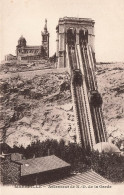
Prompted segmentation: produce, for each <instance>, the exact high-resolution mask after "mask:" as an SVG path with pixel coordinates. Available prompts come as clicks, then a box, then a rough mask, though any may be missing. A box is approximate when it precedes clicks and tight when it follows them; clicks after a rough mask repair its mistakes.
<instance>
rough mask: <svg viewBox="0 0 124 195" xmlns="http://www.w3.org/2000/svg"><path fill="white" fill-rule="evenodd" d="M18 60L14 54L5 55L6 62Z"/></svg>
mask: <svg viewBox="0 0 124 195" xmlns="http://www.w3.org/2000/svg"><path fill="white" fill-rule="evenodd" d="M11 60H12V61H13V60H17V58H16V56H14V55H12V54H8V55H5V61H11Z"/></svg>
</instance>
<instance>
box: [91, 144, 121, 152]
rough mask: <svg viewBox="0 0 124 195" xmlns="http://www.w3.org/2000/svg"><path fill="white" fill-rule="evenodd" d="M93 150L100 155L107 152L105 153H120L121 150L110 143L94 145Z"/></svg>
mask: <svg viewBox="0 0 124 195" xmlns="http://www.w3.org/2000/svg"><path fill="white" fill-rule="evenodd" d="M93 149H94V150H95V151H98V152H99V153H101V152H105V153H120V150H119V149H118V147H117V146H116V145H114V144H112V143H109V142H100V143H97V144H95V145H94V147H93Z"/></svg>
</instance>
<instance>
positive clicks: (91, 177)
mask: <svg viewBox="0 0 124 195" xmlns="http://www.w3.org/2000/svg"><path fill="white" fill-rule="evenodd" d="M83 184H85V185H89V184H94V185H95V184H96V185H98V184H112V183H111V182H110V181H108V180H107V179H105V178H104V177H102V176H101V175H99V174H98V173H96V172H94V171H93V170H89V171H86V172H84V173H81V174H78V175H73V176H70V177H67V178H65V179H62V180H59V181H55V182H52V183H49V184H46V185H45V186H48V185H55V186H58V185H59V186H64V185H65V186H66V185H83Z"/></svg>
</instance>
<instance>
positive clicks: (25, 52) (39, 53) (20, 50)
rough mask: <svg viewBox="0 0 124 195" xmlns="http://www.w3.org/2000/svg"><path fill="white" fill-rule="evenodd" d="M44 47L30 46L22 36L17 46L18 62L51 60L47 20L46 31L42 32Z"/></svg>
mask: <svg viewBox="0 0 124 195" xmlns="http://www.w3.org/2000/svg"><path fill="white" fill-rule="evenodd" d="M41 36H42V45H39V46H29V45H27V41H26V39H25V38H24V37H23V36H21V37H20V38H19V40H18V45H17V46H16V56H17V59H18V60H28V61H33V60H40V59H43V58H46V59H47V58H49V32H48V30H47V20H45V26H44V31H43V32H41Z"/></svg>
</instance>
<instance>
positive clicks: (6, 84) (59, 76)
mask: <svg viewBox="0 0 124 195" xmlns="http://www.w3.org/2000/svg"><path fill="white" fill-rule="evenodd" d="M97 81H98V86H99V91H100V93H101V94H102V96H103V102H104V103H103V113H104V117H105V123H106V129H107V132H108V135H109V137H112V138H113V139H114V140H118V139H124V129H123V126H124V112H123V110H124V108H123V106H124V105H123V97H124V64H123V63H116V64H100V65H97ZM0 86H1V96H0V100H1V101H0V102H1V127H0V128H1V133H2V137H4V138H5V139H6V142H7V143H8V144H9V145H10V146H13V145H14V144H15V145H21V144H22V145H24V146H26V145H28V144H29V143H31V142H32V141H35V140H41V141H42V140H44V139H46V138H50V139H57V140H60V139H61V138H63V139H65V140H66V141H67V142H68V141H72V142H73V141H74V136H75V122H74V113H73V105H72V100H71V91H70V76H69V74H68V72H67V70H66V69H59V70H57V69H48V70H34V71H26V72H20V73H19V72H18V73H9V72H8V73H7V74H5V73H4V74H1V75H0ZM1 139H2V138H1Z"/></svg>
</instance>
